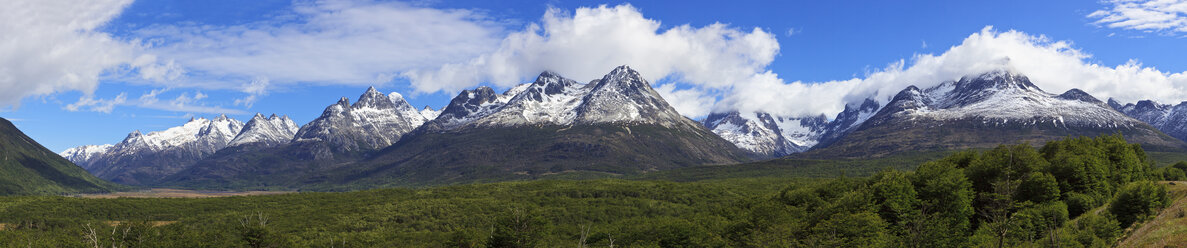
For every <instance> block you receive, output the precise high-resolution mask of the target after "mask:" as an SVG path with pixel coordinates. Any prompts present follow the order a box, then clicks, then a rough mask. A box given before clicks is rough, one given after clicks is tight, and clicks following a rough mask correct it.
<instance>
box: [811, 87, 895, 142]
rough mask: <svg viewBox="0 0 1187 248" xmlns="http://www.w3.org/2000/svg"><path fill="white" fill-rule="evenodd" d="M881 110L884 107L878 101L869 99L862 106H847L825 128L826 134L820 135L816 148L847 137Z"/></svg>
mask: <svg viewBox="0 0 1187 248" xmlns="http://www.w3.org/2000/svg"><path fill="white" fill-rule="evenodd" d="M881 108H882V105H879V104H878V101H875V100H874V99H869V98H867V99H865V101H862V102H861V104H857V105H853V104H846V105H845V109H844V110H842V111H841V113H837V117H836V118H833V120H832V121H831V122H829V123H828V124H827V125H825V126H824V134H821V135H820V139H819V140H818V142H817V144H816V146H814V147H826V146H829V145H832V143H833V142H836V141H837V140H838V139H840V138H841V136H845V134H848V133H849V132H850V131H853V129H854V128H857V127H858V126H860V125H861V124H862V123H865V121H866V120H869V119H870V117H871V116H874V114H876V113H878V110H879V109H881Z"/></svg>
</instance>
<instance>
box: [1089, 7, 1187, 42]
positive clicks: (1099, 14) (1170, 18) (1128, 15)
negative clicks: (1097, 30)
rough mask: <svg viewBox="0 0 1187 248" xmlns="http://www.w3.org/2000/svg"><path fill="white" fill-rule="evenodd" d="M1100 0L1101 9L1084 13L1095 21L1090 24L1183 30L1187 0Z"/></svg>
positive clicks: (1186, 25)
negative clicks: (1102, 5)
mask: <svg viewBox="0 0 1187 248" xmlns="http://www.w3.org/2000/svg"><path fill="white" fill-rule="evenodd" d="M1104 3H1105V4H1106V5H1108V6H1107V7H1106V8H1105V9H1101V10H1097V11H1094V12H1092V13H1091V14H1089V15H1088V18H1092V19H1094V20H1095V21H1094V22H1093V23H1094V24H1097V25H1101V26H1103V27H1108V28H1118V29H1126V30H1135V31H1142V32H1156V33H1163V34H1170V35H1174V34H1183V33H1187V1H1184V0H1110V1H1105V2H1104ZM1110 36H1112V34H1110Z"/></svg>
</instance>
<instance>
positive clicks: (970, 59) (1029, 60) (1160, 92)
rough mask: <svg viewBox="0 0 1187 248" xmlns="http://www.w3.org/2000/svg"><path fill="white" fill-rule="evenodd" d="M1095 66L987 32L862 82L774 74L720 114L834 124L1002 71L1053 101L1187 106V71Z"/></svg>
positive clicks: (1047, 46)
mask: <svg viewBox="0 0 1187 248" xmlns="http://www.w3.org/2000/svg"><path fill="white" fill-rule="evenodd" d="M1090 59H1091V55H1090V54H1088V53H1086V52H1083V51H1081V50H1078V49H1076V48H1073V47H1072V45H1071V43H1070V42H1067V41H1053V40H1051V39H1049V38H1046V37H1044V36H1041V35H1039V36H1034V35H1029V34H1026V33H1022V32H1019V31H1014V30H1010V31H1005V32H999V31H996V30H994V29H993V28H992V27H985V28H984V29H982V30H981V31H980V32H977V33H974V34H972V35H970V36H969V37H967V38H965V40H964V41H963V42H962V43H961V44H959V45H956V46H952V47H951V48H949V49H948V50H947V51H945V52H944V53H942V54H939V55H933V54H918V55H915V56H914V57H913V58H912V59H911V60H910V63H909V65H908V63H907V62H906V61H898V62H894V63H891V64H889V65H888V66H886V67H885V68H883V69H881V70H878V71H874V72H870V73H868V74H867V75H865V77H864V78H854V79H849V80H844V81H829V82H821V83H804V82H791V83H784V82H783V80H782V79H779V78H777V75H774V74H772V73H767V74H762V75H759V78H760V79H759V80H752V81H750V82H751V83H747V84H742V85H736V86H735V87H734V90H733V91H732V92H730V93H728V94H726V96H725V99H723V100H722V101H721V102H719V105H718V106H717V109H718V110H719V111H721V110H731V109H740V110H743V111H766V112H771V113H776V114H781V115H815V114H819V113H825V114H827V115H829V117H832V116H833V115H835V114H836V113H837V112H840V110H841V109H843V108H844V104H845V103H859V102H860V101H862V100H864V99H865V98H866V97H869V96H873V97H874V98H875V99H876V100H878V101H880V102H882V103H885V102H887V101H888V100H889V98H890V97H893V96H894V95H895V94H897V93H898V92H899V91H901V90H902V89H904V88H906V87H907V86H909V85H915V86H918V87H921V88H927V87H931V86H935V85H938V84H940V83H942V82H944V81H949V80H957V79H959V78H960V77H962V76H965V75H975V74H980V73H983V72H987V71H990V70H999V69H1001V70H1011V71H1014V72H1016V73H1021V74H1023V75H1026V76H1027V77H1029V78H1030V79H1031V81H1032V82H1033V83H1034V84H1035V85H1037V86H1039V87H1040V88H1042V89H1043V90H1045V91H1047V92H1052V93H1056V94H1058V93H1062V92H1064V91H1066V90H1069V89H1072V88H1078V89H1081V90H1084V91H1086V92H1088V93H1090V94H1092V95H1094V96H1096V97H1100V98H1102V99H1101V100H1105V99H1107V98H1109V97H1113V98H1117V99H1118V100H1119V101H1123V102H1133V101H1137V100H1142V99H1154V100H1157V101H1161V102H1179V101H1182V100H1187V74H1185V73H1184V72H1179V73H1169V72H1162V71H1159V70H1158V69H1155V68H1153V67H1145V66H1143V65H1142V64H1140V63H1138V62H1135V61H1131V62H1129V63H1126V64H1122V65H1117V66H1113V67H1109V66H1105V65H1100V64H1095V63H1092V62H1089V60H1090Z"/></svg>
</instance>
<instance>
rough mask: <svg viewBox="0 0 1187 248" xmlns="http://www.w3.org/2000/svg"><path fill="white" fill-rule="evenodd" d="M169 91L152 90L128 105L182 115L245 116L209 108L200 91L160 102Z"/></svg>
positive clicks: (226, 109) (235, 112)
mask: <svg viewBox="0 0 1187 248" xmlns="http://www.w3.org/2000/svg"><path fill="white" fill-rule="evenodd" d="M169 90H170V89H167V88H166V89H154V90H151V91H149V92H148V93H144V94H142V95H140V97H139V98H138V99H137V100H138V101H137V102H132V103H129V104H128V105H132V106H137V107H141V108H148V109H156V110H164V111H172V112H183V113H203V114H246V113H247V112H246V111H243V110H239V109H231V108H223V107H219V106H209V105H207V104H206V103H204V102H203V101H202V100H203V99H206V98H207V97H208V96H207V95H206V94H204V93H202V92H201V91H194V93H193V94H190V93H189V92H182V93H181V94H178V95H177V97H176V98H173V100H167V101H161V99H160V98H158V96H160V95H161V94H163V93H165V92H167V91H169Z"/></svg>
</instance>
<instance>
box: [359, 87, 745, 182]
mask: <svg viewBox="0 0 1187 248" xmlns="http://www.w3.org/2000/svg"><path fill="white" fill-rule="evenodd" d="M748 159H749V153H747V152H746V151H744V150H741V149H739V148H737V147H736V146H734V145H733V144H731V143H730V142H729V141H726V140H724V139H722V138H721V137H719V136H717V135H716V134H714V133H713V132H712V131H709V130H708V129H707V128H705V127H704V126H702V125H700V124H699V123H697V122H695V121H693V120H690V119H688V118H685V117H684V116H681V115H680V114H679V113H678V112H676V110H675V109H674V108H672V107H671V106H670V105H669V104H668V103H667V102H666V101H665V100H664V99H663V98H662V97H661V96H660V95H659V94H658V93H657V92H656V91H655V90H654V89H652V88H651V85H650V84H649V83H648V82H647V81H646V80H644V79H643V78H642V77H641V76H640V75H639V73H638V72H636V71H634V70H632V69H630V68H629V67H626V66H621V67H618V68H615V69H614V70H613V71H612V72H610V73H609V74H607V75H606V76H604V77H602V78H601V79H598V80H593V81H592V82H590V83H588V84H582V83H579V82H577V81H575V80H571V79H566V78H564V77H561V76H560V75H557V74H555V73H552V72H544V73H541V74H540V76H539V77H537V78H536V80H535V81H534V82H532V83H529V84H523V85H519V86H516V87H513V88H511V89H510V90H508V91H507V92H504V93H503V94H496V93H495V92H494V90H492V89H490V88H487V87H479V88H477V89H474V90H467V91H463V92H462V93H461V94H458V96H457V97H455V98H454V99H453V100H452V101H451V102H450V104H449V106H447V107H446V108H445V109H443V110H442V112H441V115H440V116H438V117H437V118H436V119H434V120H432V121H429V122H427V123H426V124H425V125H424V126H422V127H421V128H419V129H417V131H414V132H413V133H412V134H410V135H409V136H408V137H407V138H405V139H402V140H400V142H398V143H396V144H394V145H392V146H391V147H389V148H387V149H384V150H383V151H380V152H379V153H378V154H377V155H376V156H374V157H371V158H369V159H368V160H366V161H363V162H361V163H359V164H357V165H352V167H354V168H359V169H356V170H355V171H357V172H355V173H353V174H348V175H342V176H341V177H340V178H346V179H349V180H351V181H352V182H357V183H360V184H382V183H384V182H386V181H385V180H395V181H399V182H403V183H405V184H420V183H425V182H435V183H441V182H464V181H466V180H478V179H481V178H483V177H498V178H531V177H537V176H541V175H549V174H557V173H574V172H579V173H640V172H646V171H655V170H663V169H671V168H678V167H685V166H692V165H702V164H732V163H738V162H740V161H745V160H748Z"/></svg>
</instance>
